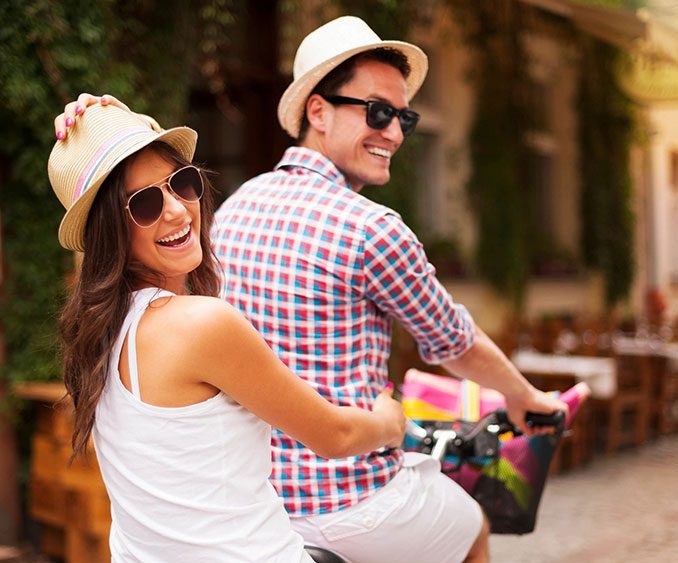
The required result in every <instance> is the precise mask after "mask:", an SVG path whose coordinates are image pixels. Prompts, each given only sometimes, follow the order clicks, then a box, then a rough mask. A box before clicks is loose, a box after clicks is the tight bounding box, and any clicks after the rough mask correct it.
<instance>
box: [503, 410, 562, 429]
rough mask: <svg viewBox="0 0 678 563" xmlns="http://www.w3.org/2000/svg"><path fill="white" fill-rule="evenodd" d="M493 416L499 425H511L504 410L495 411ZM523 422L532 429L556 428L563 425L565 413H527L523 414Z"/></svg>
mask: <svg viewBox="0 0 678 563" xmlns="http://www.w3.org/2000/svg"><path fill="white" fill-rule="evenodd" d="M495 415H496V417H497V422H498V423H499V424H511V422H510V421H509V418H508V414H507V413H506V409H497V410H496V411H495ZM525 422H526V423H527V425H528V426H529V427H530V428H534V427H535V426H552V427H553V428H558V427H560V426H563V425H564V424H565V413H564V412H563V411H555V412H552V413H550V414H543V413H537V412H528V413H525Z"/></svg>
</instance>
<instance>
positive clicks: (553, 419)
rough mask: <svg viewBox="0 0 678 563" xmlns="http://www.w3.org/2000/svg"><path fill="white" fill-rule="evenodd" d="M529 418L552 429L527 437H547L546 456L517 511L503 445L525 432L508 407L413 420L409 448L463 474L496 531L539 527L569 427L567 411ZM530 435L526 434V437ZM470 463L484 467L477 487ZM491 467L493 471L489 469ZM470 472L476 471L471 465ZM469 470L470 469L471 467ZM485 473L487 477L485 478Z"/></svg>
mask: <svg viewBox="0 0 678 563" xmlns="http://www.w3.org/2000/svg"><path fill="white" fill-rule="evenodd" d="M525 420H526V422H527V424H528V426H533V427H536V426H540V427H551V428H553V432H552V433H550V434H539V435H537V436H533V437H531V438H527V439H530V440H532V439H537V440H539V441H542V442H543V444H541V446H542V447H541V452H542V455H543V458H542V459H541V463H542V466H541V467H539V470H540V471H538V473H539V475H537V479H536V480H535V481H534V483H533V489H532V492H531V494H530V499H529V502H528V503H526V505H525V506H524V507H523V509H522V510H516V507H515V506H514V505H513V504H511V500H510V499H509V498H508V497H507V496H506V495H502V494H501V493H500V492H499V485H498V484H499V483H501V482H502V481H501V475H500V473H501V471H503V470H504V471H505V469H506V468H502V467H501V465H502V464H501V463H500V460H501V450H502V447H505V444H506V442H503V444H504V445H503V444H502V437H503V436H505V435H506V434H507V433H511V434H512V435H513V436H515V437H520V436H522V433H521V432H520V431H519V430H518V428H517V427H515V426H514V425H513V424H512V423H511V422H510V421H509V419H508V416H507V414H506V410H505V409H503V408H500V409H497V410H495V411H492V412H490V413H488V414H487V415H485V416H484V417H482V418H481V419H480V420H478V421H477V422H467V421H452V422H443V421H419V422H415V421H413V420H411V419H408V420H407V428H406V437H405V444H404V449H405V450H413V449H415V450H416V451H420V452H422V453H426V454H429V455H431V457H433V458H435V459H437V460H438V461H440V463H441V470H442V471H443V473H445V474H447V475H448V476H451V477H453V478H454V475H453V474H454V473H458V474H460V476H461V477H462V479H461V480H460V479H455V480H457V481H458V482H460V484H461V485H462V486H464V485H466V486H464V488H466V489H467V491H468V492H470V493H471V494H472V496H473V497H474V498H475V499H476V500H477V501H478V503H479V504H480V505H481V506H482V508H483V510H484V511H485V513H486V514H487V516H488V519H489V520H490V523H491V525H492V532H493V533H528V532H531V531H532V530H533V529H534V523H535V518H536V511H537V507H538V505H539V500H540V499H541V493H542V490H543V487H544V484H545V481H546V477H547V473H548V465H549V463H550V460H551V457H552V456H553V452H554V451H555V448H556V447H557V445H558V442H559V441H560V438H561V436H562V434H563V430H564V427H565V413H564V412H561V411H556V412H555V413H552V414H549V415H544V414H537V413H527V415H526V417H525ZM525 438H526V437H525ZM492 464H494V465H496V468H497V472H496V473H495V474H494V475H492ZM464 468H476V469H477V468H482V469H481V473H482V471H483V470H484V471H485V472H484V473H482V474H480V475H478V476H477V477H476V478H475V487H473V490H472V491H470V490H469V489H468V488H467V487H468V486H469V485H468V482H466V483H465V482H463V478H467V479H469V478H470V479H472V478H473V477H469V475H466V476H465V475H463V474H462V472H463V471H464ZM488 468H490V469H489V471H488ZM469 471H475V469H470V470H469ZM467 473H468V472H467ZM481 477H485V479H481ZM306 551H307V552H308V553H309V555H311V557H312V558H313V560H314V561H316V563H344V561H345V560H344V559H343V558H342V557H340V556H339V555H337V554H336V553H333V552H331V551H329V550H326V549H323V548H318V547H314V546H306Z"/></svg>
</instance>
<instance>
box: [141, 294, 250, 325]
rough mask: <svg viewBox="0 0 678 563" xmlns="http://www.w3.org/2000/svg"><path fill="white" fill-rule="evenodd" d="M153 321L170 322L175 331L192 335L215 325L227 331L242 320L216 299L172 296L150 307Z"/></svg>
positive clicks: (230, 306)
mask: <svg viewBox="0 0 678 563" xmlns="http://www.w3.org/2000/svg"><path fill="white" fill-rule="evenodd" d="M150 309H151V310H152V316H153V317H155V320H156V322H160V323H169V324H168V326H172V327H173V329H175V330H181V331H189V332H191V333H194V332H195V331H200V330H203V329H208V330H209V329H214V328H217V327H218V326H223V328H227V327H228V326H229V325H231V324H233V323H239V322H242V320H244V317H243V316H242V314H241V313H240V312H239V311H238V310H237V309H235V308H234V307H233V306H232V305H229V304H228V303H226V302H225V301H224V300H222V299H219V298H218V297H207V296H203V295H174V296H172V297H167V298H162V299H158V300H157V301H156V302H154V303H153V304H151V306H150Z"/></svg>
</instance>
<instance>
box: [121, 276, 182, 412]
mask: <svg viewBox="0 0 678 563" xmlns="http://www.w3.org/2000/svg"><path fill="white" fill-rule="evenodd" d="M173 295H174V293H172V292H171V291H167V290H164V289H159V288H157V287H147V288H144V289H140V290H138V291H135V292H134V299H133V302H132V307H131V308H130V312H129V314H128V320H129V324H128V326H129V329H128V331H127V364H128V366H129V378H130V386H131V388H132V389H131V390H132V394H133V395H134V396H135V397H136V398H137V399H139V400H140V401H141V392H140V390H139V369H138V365H137V328H138V327H139V321H140V320H141V317H142V315H143V314H144V312H145V311H146V309H147V308H148V306H149V305H150V304H151V303H153V301H155V300H156V299H160V298H161V297H172V296H173ZM126 324H127V323H126Z"/></svg>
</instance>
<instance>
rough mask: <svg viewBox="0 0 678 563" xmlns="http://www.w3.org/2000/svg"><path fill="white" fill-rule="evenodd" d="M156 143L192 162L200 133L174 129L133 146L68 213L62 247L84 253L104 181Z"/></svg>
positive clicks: (61, 230) (62, 226) (61, 232)
mask: <svg viewBox="0 0 678 563" xmlns="http://www.w3.org/2000/svg"><path fill="white" fill-rule="evenodd" d="M151 133H152V132H151ZM155 141H162V142H164V143H167V144H168V145H170V146H171V147H172V148H174V149H175V150H176V151H177V152H178V153H179V154H180V155H181V156H183V157H184V158H185V159H186V160H188V161H192V160H193V155H194V154H195V148H196V145H197V142H198V134H197V133H196V132H195V131H194V130H193V129H191V128H190V127H174V128H172V129H167V130H166V131H162V132H161V133H152V134H151V135H149V136H148V137H147V138H145V139H144V140H143V141H142V142H141V143H137V144H135V145H134V146H131V147H129V149H128V150H127V151H124V152H123V153H121V154H120V155H119V156H118V157H117V158H116V159H115V160H114V161H113V162H111V164H110V166H109V167H108V170H107V171H106V172H105V173H104V174H102V175H101V176H100V177H99V178H97V180H96V181H95V182H94V183H93V184H92V185H91V186H90V187H89V188H88V190H87V191H86V192H85V193H84V194H83V195H82V196H81V197H79V198H78V199H77V200H76V201H75V203H73V205H71V207H69V209H68V210H67V211H66V214H65V215H64V217H63V219H62V220H61V224H60V225H59V243H60V244H61V246H63V247H64V248H67V249H69V250H76V251H79V252H84V250H85V226H86V224H87V216H88V214H89V210H90V208H91V207H92V203H93V202H94V198H95V197H96V195H97V193H98V192H99V188H100V187H101V185H102V184H103V183H104V180H106V178H107V177H108V175H109V174H110V173H111V172H112V171H113V169H114V168H115V167H116V166H117V165H118V164H120V163H121V162H122V161H123V160H125V159H126V158H127V157H128V156H131V155H132V154H134V153H136V152H139V151H140V150H141V149H143V148H145V147H147V146H148V145H150V144H151V143H153V142H155Z"/></svg>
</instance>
